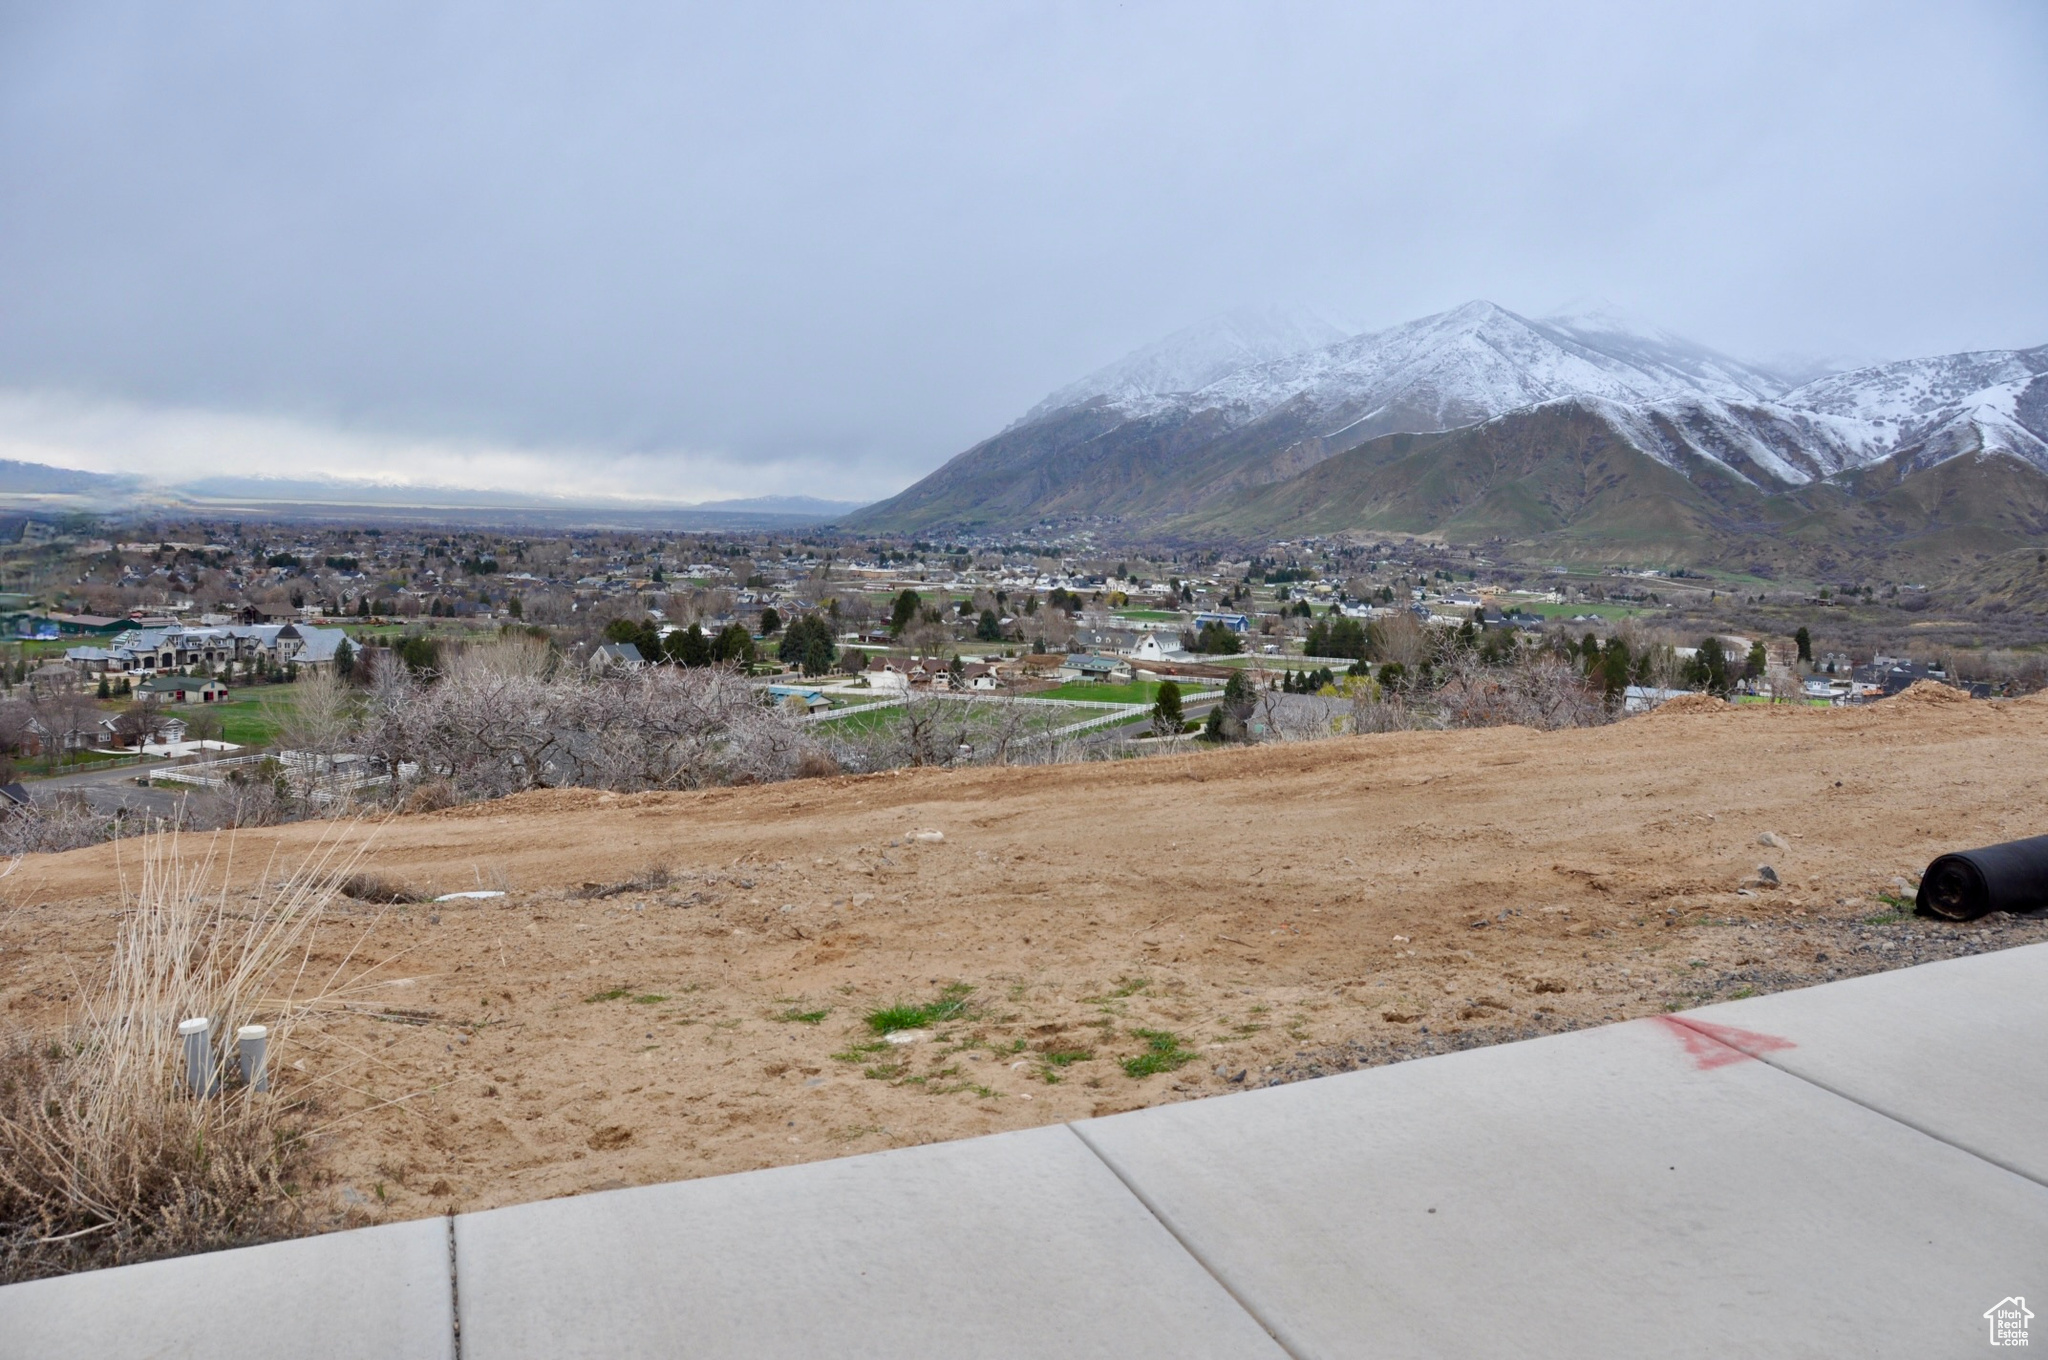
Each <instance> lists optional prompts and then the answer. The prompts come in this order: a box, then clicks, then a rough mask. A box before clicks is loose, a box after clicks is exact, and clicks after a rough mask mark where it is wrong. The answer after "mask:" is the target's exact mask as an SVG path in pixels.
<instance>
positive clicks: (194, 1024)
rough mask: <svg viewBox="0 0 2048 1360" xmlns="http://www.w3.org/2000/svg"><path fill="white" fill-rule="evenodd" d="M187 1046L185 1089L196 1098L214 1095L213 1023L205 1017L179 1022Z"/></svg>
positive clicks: (179, 1029) (179, 1033) (179, 1028)
mask: <svg viewBox="0 0 2048 1360" xmlns="http://www.w3.org/2000/svg"><path fill="white" fill-rule="evenodd" d="M178 1037H179V1038H180V1039H181V1040H183V1041H184V1044H185V1088H186V1089H187V1090H189V1091H190V1092H191V1093H192V1094H193V1095H195V1096H204V1095H211V1094H212V1093H213V1021H211V1020H209V1019H207V1018H206V1017H205V1016H203V1015H199V1016H194V1017H193V1018H192V1019H190V1020H181V1021H179V1022H178Z"/></svg>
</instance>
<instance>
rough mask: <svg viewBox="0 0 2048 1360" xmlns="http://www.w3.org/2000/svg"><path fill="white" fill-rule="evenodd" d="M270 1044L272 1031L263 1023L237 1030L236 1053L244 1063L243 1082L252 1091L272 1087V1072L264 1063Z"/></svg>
mask: <svg viewBox="0 0 2048 1360" xmlns="http://www.w3.org/2000/svg"><path fill="white" fill-rule="evenodd" d="M269 1045H270V1031H269V1029H267V1028H266V1027H264V1026H262V1025H244V1026H242V1027H241V1028H240V1029H238V1030H236V1031H235V1053H236V1056H237V1057H239V1058H240V1059H241V1063H242V1083H243V1085H245V1086H247V1087H248V1088H249V1089H250V1090H252V1091H268V1090H269V1089H270V1072H269V1070H268V1069H267V1068H265V1067H264V1065H263V1054H264V1050H265V1049H266V1048H268V1047H269Z"/></svg>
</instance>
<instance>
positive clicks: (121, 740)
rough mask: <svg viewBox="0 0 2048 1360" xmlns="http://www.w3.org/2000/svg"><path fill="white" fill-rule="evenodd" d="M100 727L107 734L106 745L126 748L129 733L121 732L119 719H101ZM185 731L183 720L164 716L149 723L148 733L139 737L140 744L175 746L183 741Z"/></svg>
mask: <svg viewBox="0 0 2048 1360" xmlns="http://www.w3.org/2000/svg"><path fill="white" fill-rule="evenodd" d="M100 726H101V727H102V728H103V729H105V731H106V733H107V736H106V743H107V745H109V746H126V745H127V744H128V737H129V736H130V735H131V733H128V732H123V731H122V730H121V719H120V718H118V717H115V718H102V719H100ZM185 731H186V728H185V720H184V719H183V718H174V717H171V716H169V715H168V714H166V715H165V716H163V717H161V718H158V719H157V720H156V721H155V722H153V723H151V724H150V725H149V729H148V731H146V732H143V733H141V734H140V735H141V737H142V744H143V745H145V746H148V745H157V746H175V745H176V744H177V743H179V742H181V741H183V740H185Z"/></svg>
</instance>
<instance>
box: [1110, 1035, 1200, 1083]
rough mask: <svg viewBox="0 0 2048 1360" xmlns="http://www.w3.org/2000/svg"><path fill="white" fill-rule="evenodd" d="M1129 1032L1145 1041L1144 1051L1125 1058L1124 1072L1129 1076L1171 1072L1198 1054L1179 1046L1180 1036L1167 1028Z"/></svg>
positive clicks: (1192, 1059) (1189, 1061)
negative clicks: (1133, 1056)
mask: <svg viewBox="0 0 2048 1360" xmlns="http://www.w3.org/2000/svg"><path fill="white" fill-rule="evenodd" d="M1131 1033H1132V1034H1133V1035H1135V1036H1137V1037H1138V1038H1140V1039H1143V1040H1144V1041H1145V1051H1144V1052H1143V1053H1140V1054H1139V1055H1138V1056H1137V1057H1135V1058H1125V1059H1124V1063H1123V1067H1124V1074H1125V1075H1126V1076H1130V1077H1149V1076H1151V1075H1152V1074H1153V1073H1155V1072H1172V1071H1176V1070H1178V1069H1179V1068H1182V1067H1185V1066H1187V1065H1188V1064H1189V1063H1191V1062H1193V1061H1194V1060H1195V1058H1196V1057H1197V1056H1198V1055H1197V1054H1195V1053H1191V1052H1189V1051H1188V1050H1187V1049H1185V1048H1182V1047H1181V1046H1180V1036H1179V1035H1177V1034H1175V1033H1174V1032H1173V1031H1172V1030H1167V1029H1134V1030H1132V1031H1131Z"/></svg>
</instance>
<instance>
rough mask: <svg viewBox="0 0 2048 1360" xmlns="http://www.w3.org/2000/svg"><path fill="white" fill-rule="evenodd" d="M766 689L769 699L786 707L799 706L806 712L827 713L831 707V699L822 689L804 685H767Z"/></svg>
mask: <svg viewBox="0 0 2048 1360" xmlns="http://www.w3.org/2000/svg"><path fill="white" fill-rule="evenodd" d="M767 690H768V697H769V698H770V699H771V700H773V701H774V702H776V703H778V704H781V705H783V706H784V707H786V708H801V709H802V710H803V711H804V712H806V713H828V712H830V711H831V709H832V701H831V700H830V699H827V698H826V697H825V692H824V691H823V690H818V689H811V688H809V687H807V686H804V685H769V686H768V687H767Z"/></svg>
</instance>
